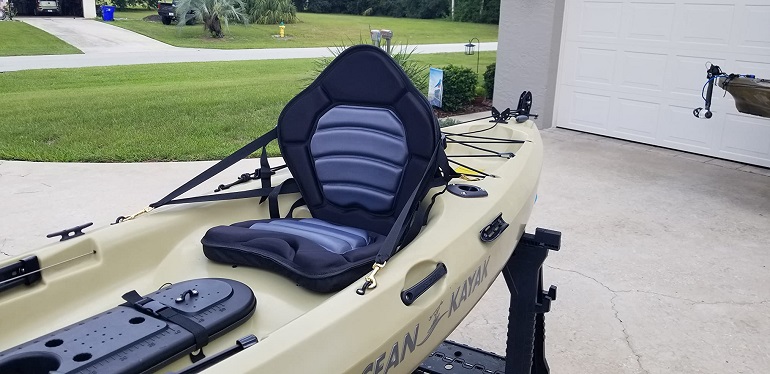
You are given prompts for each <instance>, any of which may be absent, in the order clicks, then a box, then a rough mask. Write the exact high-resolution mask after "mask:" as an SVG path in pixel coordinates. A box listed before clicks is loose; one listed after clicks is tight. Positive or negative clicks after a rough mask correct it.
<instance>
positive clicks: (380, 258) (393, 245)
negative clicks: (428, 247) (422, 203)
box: [374, 143, 454, 264]
mask: <svg viewBox="0 0 770 374" xmlns="http://www.w3.org/2000/svg"><path fill="white" fill-rule="evenodd" d="M441 155H444V156H443V158H444V159H446V156H445V153H444V148H442V147H441V143H439V144H437V145H436V149H435V150H434V151H433V154H432V155H431V157H430V161H428V165H432V164H433V162H434V161H438V164H439V168H441V169H442V170H443V173H444V174H443V176H444V178H449V179H452V176H451V175H449V174H452V173H454V170H452V168H451V167H449V163H448V162H447V163H446V167H447V168H446V169H445V168H444V167H443V166H442V160H441V159H442V156H441ZM450 170H451V173H450V172H449V171H450ZM430 172H431V169H426V170H425V172H424V173H423V175H422V177H421V178H420V180H425V178H428V177H429V176H430V175H429V174H428V173H430ZM419 192H420V191H419V188H415V189H414V191H412V195H411V196H409V200H407V201H406V204H404V208H403V209H402V210H401V213H399V215H398V218H396V221H395V222H394V223H393V227H391V229H390V232H388V235H387V236H386V237H385V240H383V242H382V247H380V251H379V252H378V253H377V256H376V257H375V258H374V262H375V263H377V264H384V263H385V261H388V260H389V259H390V257H391V256H393V254H394V253H396V251H397V250H398V248H399V245H400V244H401V242H400V241H399V240H400V239H401V238H402V235H403V233H404V230H405V229H406V227H405V225H406V223H407V222H406V218H407V217H408V216H409V213H410V212H411V210H412V209H414V203H415V200H416V199H417V194H418V193H419Z"/></svg>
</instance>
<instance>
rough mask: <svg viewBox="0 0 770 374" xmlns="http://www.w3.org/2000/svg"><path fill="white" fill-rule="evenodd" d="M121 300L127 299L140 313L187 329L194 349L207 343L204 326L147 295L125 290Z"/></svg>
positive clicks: (129, 304)
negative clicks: (193, 343)
mask: <svg viewBox="0 0 770 374" xmlns="http://www.w3.org/2000/svg"><path fill="white" fill-rule="evenodd" d="M123 300H126V301H127V304H128V305H127V306H132V307H134V309H136V310H138V311H140V312H142V313H145V314H149V315H151V316H157V317H160V318H161V319H163V320H166V321H169V322H171V323H173V324H176V325H179V327H181V328H183V329H185V330H187V331H189V332H190V333H191V334H192V335H193V337H194V338H195V350H199V349H201V348H203V347H204V346H206V344H209V334H208V331H206V328H205V327H203V326H201V325H200V324H198V323H197V322H195V321H193V320H192V319H190V318H188V317H185V316H183V315H181V314H179V313H177V312H176V311H175V310H174V309H173V308H171V307H169V306H167V305H165V304H163V303H161V302H159V301H156V300H154V299H151V298H149V297H142V296H141V295H139V293H137V292H136V291H129V292H126V293H125V294H124V295H123ZM124 305H126V304H124ZM156 308H157V309H156Z"/></svg>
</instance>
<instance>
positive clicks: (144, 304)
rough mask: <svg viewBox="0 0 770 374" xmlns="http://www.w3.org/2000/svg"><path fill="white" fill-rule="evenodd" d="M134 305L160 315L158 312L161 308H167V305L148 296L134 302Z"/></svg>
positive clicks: (141, 309)
mask: <svg viewBox="0 0 770 374" xmlns="http://www.w3.org/2000/svg"><path fill="white" fill-rule="evenodd" d="M134 307H135V308H136V309H139V310H140V311H142V312H146V313H148V314H150V315H153V316H160V312H161V311H163V309H166V308H168V305H166V304H163V303H161V302H160V301H157V300H153V299H151V298H149V297H143V298H142V299H141V300H139V301H137V302H135V303H134Z"/></svg>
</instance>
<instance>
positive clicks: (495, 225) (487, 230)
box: [480, 213, 508, 242]
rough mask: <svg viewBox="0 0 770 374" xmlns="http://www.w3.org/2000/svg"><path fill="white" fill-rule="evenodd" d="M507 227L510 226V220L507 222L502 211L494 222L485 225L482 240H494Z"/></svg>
mask: <svg viewBox="0 0 770 374" xmlns="http://www.w3.org/2000/svg"><path fill="white" fill-rule="evenodd" d="M507 228H508V222H505V220H503V213H500V214H498V215H497V218H495V220H494V221H492V223H490V224H488V225H487V226H486V227H484V229H482V230H481V235H480V238H481V241H482V242H491V241H494V240H495V239H497V237H499V236H500V234H502V233H503V231H505V229H507Z"/></svg>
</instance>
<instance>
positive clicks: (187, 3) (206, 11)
mask: <svg viewBox="0 0 770 374" xmlns="http://www.w3.org/2000/svg"><path fill="white" fill-rule="evenodd" d="M245 7H246V5H245V4H244V3H243V1H242V0H179V1H178V2H177V4H176V11H177V13H178V14H187V13H190V12H191V11H192V12H194V13H195V16H196V18H197V19H199V20H202V21H203V28H204V29H205V30H207V31H209V32H210V33H211V37H213V38H223V37H224V36H225V33H224V30H227V29H228V28H229V25H230V20H233V21H236V22H243V23H246V22H248V17H247V16H246V14H245V12H244V8H245ZM222 23H224V24H225V27H224V29H223V28H222ZM184 24H185V23H184V22H179V24H178V25H179V26H183V25H184Z"/></svg>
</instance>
